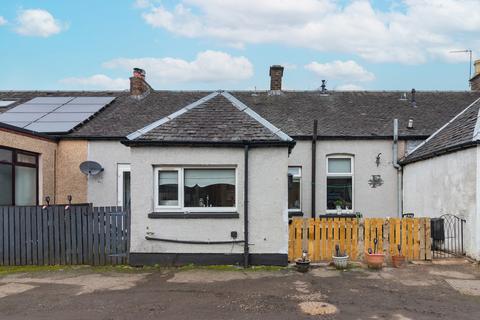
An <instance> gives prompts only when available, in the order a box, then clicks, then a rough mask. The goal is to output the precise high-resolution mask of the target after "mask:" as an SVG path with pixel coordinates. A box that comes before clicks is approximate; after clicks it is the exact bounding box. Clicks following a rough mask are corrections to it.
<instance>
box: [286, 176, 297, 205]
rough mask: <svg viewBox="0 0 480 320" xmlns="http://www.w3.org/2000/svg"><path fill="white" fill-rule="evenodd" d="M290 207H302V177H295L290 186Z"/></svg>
mask: <svg viewBox="0 0 480 320" xmlns="http://www.w3.org/2000/svg"><path fill="white" fill-rule="evenodd" d="M288 209H300V179H299V178H293V181H292V183H291V184H290V185H289V188H288Z"/></svg>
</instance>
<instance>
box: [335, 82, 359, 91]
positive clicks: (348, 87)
mask: <svg viewBox="0 0 480 320" xmlns="http://www.w3.org/2000/svg"><path fill="white" fill-rule="evenodd" d="M335 90H338V91H361V90H364V89H363V87H362V86H359V85H356V84H353V83H347V84H342V85H339V86H336V87H335Z"/></svg>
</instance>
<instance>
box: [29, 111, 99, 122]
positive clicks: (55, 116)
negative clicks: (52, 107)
mask: <svg viewBox="0 0 480 320" xmlns="http://www.w3.org/2000/svg"><path fill="white" fill-rule="evenodd" d="M91 116H93V113H85V112H84V113H79V112H77V113H65V112H64V113H60V112H58V113H57V112H55V113H49V114H47V115H46V116H45V117H43V118H41V119H38V120H37V122H74V121H80V122H81V121H85V120H87V119H88V118H90V117H91Z"/></svg>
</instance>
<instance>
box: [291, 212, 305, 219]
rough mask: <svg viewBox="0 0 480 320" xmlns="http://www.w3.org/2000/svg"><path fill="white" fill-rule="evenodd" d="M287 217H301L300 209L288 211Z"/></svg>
mask: <svg viewBox="0 0 480 320" xmlns="http://www.w3.org/2000/svg"><path fill="white" fill-rule="evenodd" d="M288 217H289V218H291V217H303V212H302V211H288Z"/></svg>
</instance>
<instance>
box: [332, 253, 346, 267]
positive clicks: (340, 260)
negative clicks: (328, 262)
mask: <svg viewBox="0 0 480 320" xmlns="http://www.w3.org/2000/svg"><path fill="white" fill-rule="evenodd" d="M332 259H333V265H334V266H335V268H337V269H346V268H347V266H348V256H345V257H335V256H332Z"/></svg>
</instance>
